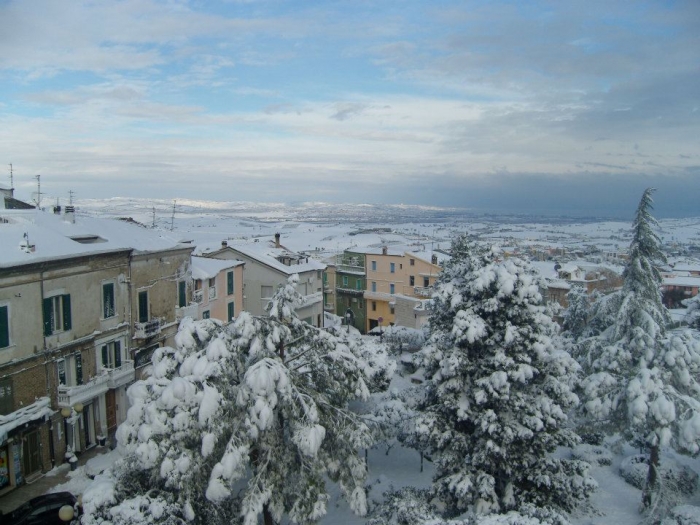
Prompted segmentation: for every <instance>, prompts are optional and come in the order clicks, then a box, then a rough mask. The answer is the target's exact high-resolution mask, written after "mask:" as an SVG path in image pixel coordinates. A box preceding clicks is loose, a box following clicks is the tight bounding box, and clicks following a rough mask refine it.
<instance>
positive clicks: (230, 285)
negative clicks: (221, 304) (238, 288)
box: [226, 272, 233, 295]
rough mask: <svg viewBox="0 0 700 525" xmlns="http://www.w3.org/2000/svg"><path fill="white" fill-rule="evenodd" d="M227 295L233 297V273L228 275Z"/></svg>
mask: <svg viewBox="0 0 700 525" xmlns="http://www.w3.org/2000/svg"><path fill="white" fill-rule="evenodd" d="M226 294H227V295H233V272H227V273H226Z"/></svg>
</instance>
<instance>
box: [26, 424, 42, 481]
mask: <svg viewBox="0 0 700 525" xmlns="http://www.w3.org/2000/svg"><path fill="white" fill-rule="evenodd" d="M40 443H41V437H40V435H39V431H38V430H35V431H34V432H30V433H29V434H27V435H26V436H25V437H24V440H23V450H22V456H23V459H24V462H23V463H24V465H23V466H24V477H25V478H28V477H29V476H31V475H32V474H34V473H36V472H39V471H40V470H41V447H40Z"/></svg>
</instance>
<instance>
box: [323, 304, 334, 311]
mask: <svg viewBox="0 0 700 525" xmlns="http://www.w3.org/2000/svg"><path fill="white" fill-rule="evenodd" d="M323 309H324V310H325V311H326V312H334V313H335V305H332V304H324V305H323Z"/></svg>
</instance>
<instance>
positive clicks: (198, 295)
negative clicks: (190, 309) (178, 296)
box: [192, 289, 204, 304]
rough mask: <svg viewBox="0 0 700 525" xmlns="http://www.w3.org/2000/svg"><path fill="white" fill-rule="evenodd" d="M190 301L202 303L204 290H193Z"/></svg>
mask: <svg viewBox="0 0 700 525" xmlns="http://www.w3.org/2000/svg"><path fill="white" fill-rule="evenodd" d="M192 300H193V301H194V302H195V303H197V304H201V303H202V302H203V301H204V290H201V289H200V290H195V291H194V293H193V294H192Z"/></svg>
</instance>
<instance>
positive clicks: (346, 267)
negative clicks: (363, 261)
mask: <svg viewBox="0 0 700 525" xmlns="http://www.w3.org/2000/svg"><path fill="white" fill-rule="evenodd" d="M335 271H336V272H340V273H352V274H354V275H364V274H365V267H364V266H352V265H350V264H338V265H336V267H335Z"/></svg>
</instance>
